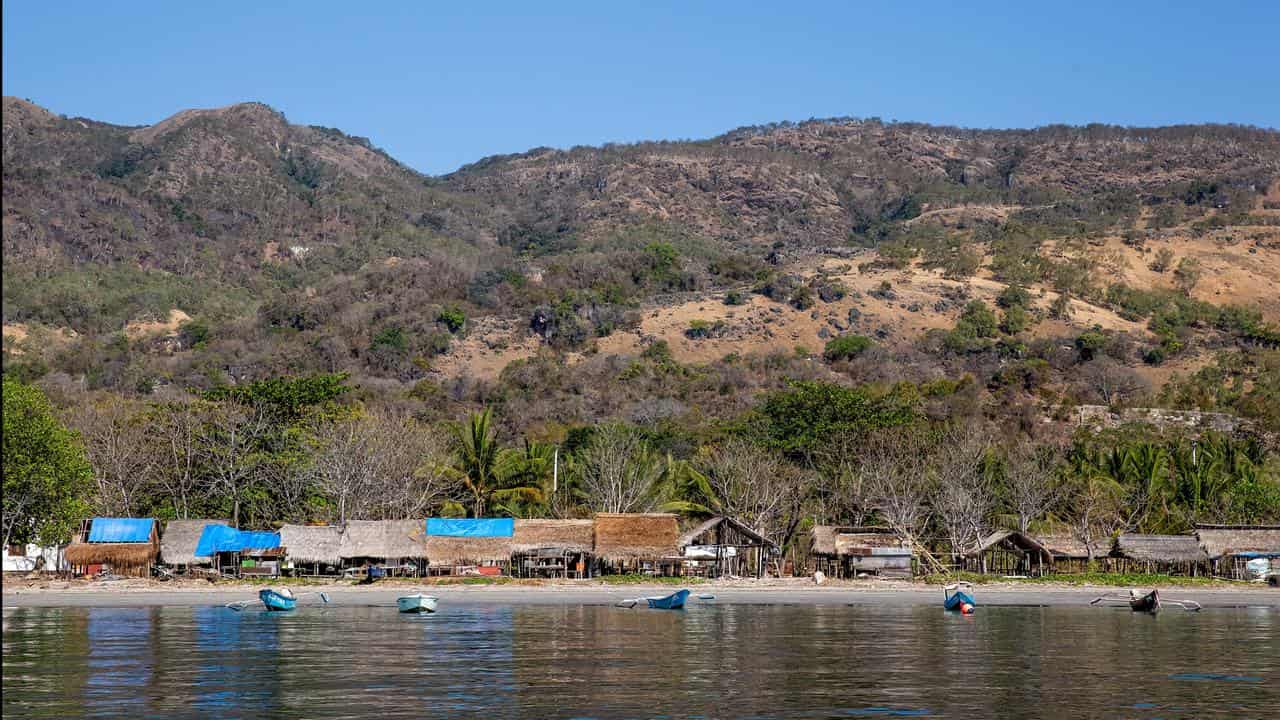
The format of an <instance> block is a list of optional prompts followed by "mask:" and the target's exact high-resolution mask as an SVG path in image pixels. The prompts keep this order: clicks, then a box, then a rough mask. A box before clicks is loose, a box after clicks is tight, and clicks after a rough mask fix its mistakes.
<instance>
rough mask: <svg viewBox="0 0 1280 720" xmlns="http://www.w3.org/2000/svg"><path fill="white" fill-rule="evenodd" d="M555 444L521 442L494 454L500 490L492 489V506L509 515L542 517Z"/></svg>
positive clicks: (548, 494)
mask: <svg viewBox="0 0 1280 720" xmlns="http://www.w3.org/2000/svg"><path fill="white" fill-rule="evenodd" d="M555 451H556V449H555V446H554V445H551V444H550V443H539V442H533V441H530V440H525V441H524V446H523V447H521V448H508V449H506V450H503V451H501V452H499V453H498V468H499V475H500V476H501V478H502V485H503V489H500V490H497V491H495V492H494V500H495V504H494V509H495V510H499V511H501V512H504V513H506V514H508V515H511V516H512V517H543V516H545V515H546V513H547V511H548V507H547V498H548V497H549V496H550V495H551V490H552V487H551V482H552V477H551V475H552V467H553V465H554V463H555Z"/></svg>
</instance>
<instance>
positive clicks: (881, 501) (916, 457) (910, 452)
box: [859, 430, 937, 564]
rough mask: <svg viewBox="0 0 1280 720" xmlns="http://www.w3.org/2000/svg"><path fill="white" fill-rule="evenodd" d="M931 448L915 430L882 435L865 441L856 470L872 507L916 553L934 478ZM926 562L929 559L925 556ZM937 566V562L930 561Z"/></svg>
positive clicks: (922, 546) (919, 546)
mask: <svg viewBox="0 0 1280 720" xmlns="http://www.w3.org/2000/svg"><path fill="white" fill-rule="evenodd" d="M929 451H930V445H929V443H928V441H927V439H926V438H925V437H924V436H923V435H922V434H921V433H920V432H919V431H916V430H905V431H898V432H891V433H881V434H877V435H874V436H872V437H871V438H869V439H868V451H867V456H866V459H865V460H864V461H863V463H862V467H861V468H860V469H859V473H860V474H861V475H862V483H863V485H864V486H865V487H866V490H867V498H868V500H869V502H870V504H871V507H873V508H875V510H876V512H878V513H879V514H880V517H882V518H883V519H884V521H885V523H887V524H888V525H889V527H891V528H893V529H894V531H896V532H897V533H898V534H899V535H901V536H902V537H903V538H904V539H906V540H907V542H909V543H910V544H911V545H912V546H913V547H915V548H916V549H917V550H920V551H924V545H923V543H921V542H920V534H921V532H922V531H923V529H924V526H925V523H927V522H928V520H929V514H930V508H929V496H930V495H931V494H932V490H933V482H934V479H933V476H932V475H931V474H930V473H929V472H928V469H929V468H928V454H929ZM924 556H925V557H926V559H931V558H932V556H929V555H928V554H927V552H926V553H924ZM933 562H934V563H935V564H936V562H937V561H936V560H934V561H933Z"/></svg>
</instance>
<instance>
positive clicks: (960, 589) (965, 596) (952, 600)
mask: <svg viewBox="0 0 1280 720" xmlns="http://www.w3.org/2000/svg"><path fill="white" fill-rule="evenodd" d="M977 606H978V603H977V602H975V601H974V599H973V586H972V585H970V584H969V583H967V582H964V581H963V580H962V581H960V582H958V583H955V584H954V585H948V586H946V587H944V588H942V607H943V608H945V609H947V610H955V611H959V612H961V613H963V614H965V615H969V614H971V613H972V612H973V609H974V608H975V607H977Z"/></svg>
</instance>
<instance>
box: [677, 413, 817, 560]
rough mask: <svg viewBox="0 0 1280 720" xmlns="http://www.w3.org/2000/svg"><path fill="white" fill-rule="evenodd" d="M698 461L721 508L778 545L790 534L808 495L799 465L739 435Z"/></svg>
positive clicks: (726, 513)
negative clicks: (796, 465) (740, 437)
mask: <svg viewBox="0 0 1280 720" xmlns="http://www.w3.org/2000/svg"><path fill="white" fill-rule="evenodd" d="M696 465H697V468H698V470H699V471H700V472H701V473H702V474H703V475H704V476H705V477H706V478H707V483H708V485H709V486H710V488H711V490H712V492H713V493H714V495H715V497H716V498H717V499H718V500H719V504H720V508H719V509H720V512H721V513H723V514H725V515H729V516H732V517H734V518H736V519H738V520H741V521H742V522H745V523H746V524H747V525H749V526H751V527H753V528H754V529H755V530H756V532H759V533H760V534H761V535H764V536H765V537H767V538H769V539H770V540H771V541H773V542H774V543H776V544H778V545H779V546H782V545H784V544H785V543H786V542H787V541H788V540H789V539H790V537H789V535H790V531H794V528H795V525H796V523H795V520H796V519H797V518H798V516H799V514H800V506H801V504H802V503H803V502H804V498H805V484H804V483H803V482H802V480H803V478H802V474H801V472H800V471H799V469H797V468H796V467H795V466H793V465H791V464H790V463H788V462H786V461H785V460H784V459H783V458H782V457H781V455H779V454H777V453H771V452H766V451H764V450H761V449H760V448H758V447H756V446H754V445H752V444H751V443H749V442H747V441H745V440H742V439H738V438H735V439H732V440H729V441H728V442H726V443H725V444H723V445H722V446H720V447H718V448H715V449H712V450H709V451H706V452H704V453H702V454H701V455H700V457H699V458H698V460H697V462H696Z"/></svg>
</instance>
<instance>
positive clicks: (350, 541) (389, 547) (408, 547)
mask: <svg viewBox="0 0 1280 720" xmlns="http://www.w3.org/2000/svg"><path fill="white" fill-rule="evenodd" d="M425 533H426V526H425V524H424V523H423V521H422V520H350V521H348V522H347V525H346V527H344V528H343V532H342V539H341V542H340V544H339V546H338V555H339V556H340V557H341V558H342V559H344V560H347V559H351V558H383V559H387V560H395V559H405V558H411V559H421V558H425V557H427V553H426V549H425V548H424V547H423V542H422V541H423V536H424V535H425Z"/></svg>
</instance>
